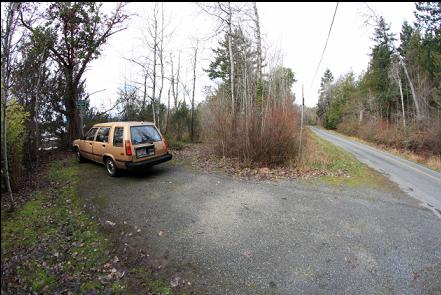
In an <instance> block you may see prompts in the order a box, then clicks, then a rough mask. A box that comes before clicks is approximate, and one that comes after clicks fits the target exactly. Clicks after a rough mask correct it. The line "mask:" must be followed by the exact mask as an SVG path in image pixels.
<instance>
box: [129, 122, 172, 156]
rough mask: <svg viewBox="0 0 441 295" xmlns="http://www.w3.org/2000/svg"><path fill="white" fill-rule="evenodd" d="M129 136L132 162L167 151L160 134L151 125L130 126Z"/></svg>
mask: <svg viewBox="0 0 441 295" xmlns="http://www.w3.org/2000/svg"><path fill="white" fill-rule="evenodd" d="M130 137H131V143H132V146H133V151H134V154H133V162H141V161H145V160H148V159H151V158H154V157H157V156H162V155H164V154H166V153H167V149H166V148H165V144H164V142H163V140H162V138H161V135H160V134H159V132H158V130H157V129H156V127H155V126H153V125H137V126H131V127H130Z"/></svg>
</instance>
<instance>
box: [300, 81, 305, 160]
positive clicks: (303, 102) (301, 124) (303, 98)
mask: <svg viewBox="0 0 441 295" xmlns="http://www.w3.org/2000/svg"><path fill="white" fill-rule="evenodd" d="M304 106H305V97H304V96H303V84H302V116H301V119H300V143H299V159H300V161H301V160H302V131H303V108H304Z"/></svg>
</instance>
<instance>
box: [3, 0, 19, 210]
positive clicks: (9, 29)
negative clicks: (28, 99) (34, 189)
mask: <svg viewBox="0 0 441 295" xmlns="http://www.w3.org/2000/svg"><path fill="white" fill-rule="evenodd" d="M17 8H18V4H17V3H8V6H7V7H6V10H7V15H6V21H5V26H4V28H2V30H3V29H4V34H3V38H2V53H1V55H2V56H1V59H2V63H1V92H2V113H3V125H2V134H3V146H2V152H3V171H4V175H5V182H6V189H7V193H8V197H9V208H10V210H11V211H12V210H14V209H15V201H14V196H13V194H12V188H11V179H10V175H9V161H8V139H7V137H8V124H7V122H8V116H7V108H8V100H9V88H10V87H11V85H10V79H11V74H12V70H11V54H12V52H11V47H12V37H13V35H14V33H15V26H16V23H17V18H16V16H15V12H16V10H17ZM2 27H3V23H2Z"/></svg>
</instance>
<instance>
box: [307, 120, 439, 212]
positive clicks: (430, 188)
mask: <svg viewBox="0 0 441 295" xmlns="http://www.w3.org/2000/svg"><path fill="white" fill-rule="evenodd" d="M310 129H311V130H312V131H314V132H315V133H316V134H317V135H319V136H320V137H322V138H324V139H326V140H328V141H330V142H332V143H333V144H335V145H337V146H339V147H341V148H343V149H345V150H346V151H348V152H351V153H352V154H354V155H355V156H356V157H357V159H358V160H360V161H361V162H363V163H365V164H367V165H368V166H369V167H371V168H373V169H375V170H377V171H379V172H381V173H383V174H384V175H386V176H387V177H389V179H391V180H392V181H393V182H395V183H397V184H398V185H399V186H400V188H401V189H402V190H403V191H405V192H406V193H408V194H409V195H411V196H412V197H414V198H416V199H418V200H420V201H421V202H422V203H423V205H425V206H427V207H428V208H431V209H432V210H433V211H434V213H435V214H436V215H437V216H439V217H441V173H439V172H437V171H434V170H431V169H429V168H426V167H424V166H422V165H419V164H416V163H414V162H411V161H408V160H405V159H403V158H400V157H397V156H395V155H392V154H390V153H387V152H384V151H381V150H379V149H375V148H373V147H370V146H368V145H365V144H362V143H359V142H355V141H352V140H349V139H347V138H343V137H341V136H338V135H335V134H333V133H330V132H328V131H325V130H323V129H319V128H316V127H312V126H311V127H310ZM436 209H437V210H436Z"/></svg>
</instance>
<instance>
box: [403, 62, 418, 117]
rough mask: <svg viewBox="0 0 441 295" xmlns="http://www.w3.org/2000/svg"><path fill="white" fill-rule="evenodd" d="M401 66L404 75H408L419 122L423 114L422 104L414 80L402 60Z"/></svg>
mask: <svg viewBox="0 0 441 295" xmlns="http://www.w3.org/2000/svg"><path fill="white" fill-rule="evenodd" d="M400 64H401V66H402V67H403V70H404V74H406V78H407V81H408V82H409V85H410V90H411V92H412V98H413V102H414V104H415V110H416V116H417V121H419V120H420V119H421V112H420V104H419V102H418V97H417V95H416V92H415V88H414V87H413V83H412V80H411V79H410V76H409V73H408V72H407V67H406V64H405V62H404V61H403V60H402V59H401V60H400Z"/></svg>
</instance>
